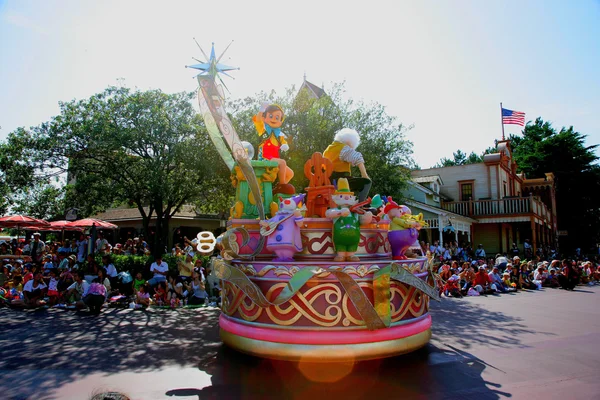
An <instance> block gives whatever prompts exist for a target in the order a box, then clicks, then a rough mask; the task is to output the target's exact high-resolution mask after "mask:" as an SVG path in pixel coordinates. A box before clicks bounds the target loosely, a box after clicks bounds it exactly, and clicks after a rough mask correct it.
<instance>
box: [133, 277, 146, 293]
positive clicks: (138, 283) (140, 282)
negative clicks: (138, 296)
mask: <svg viewBox="0 0 600 400" xmlns="http://www.w3.org/2000/svg"><path fill="white" fill-rule="evenodd" d="M145 284H146V280H145V279H144V278H143V277H142V273H141V272H138V273H137V274H136V275H135V279H134V280H133V282H132V285H133V292H134V293H137V292H138V291H139V290H140V288H141V287H142V286H144V285H145Z"/></svg>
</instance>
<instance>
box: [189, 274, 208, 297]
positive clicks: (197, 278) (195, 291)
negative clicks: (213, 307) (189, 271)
mask: <svg viewBox="0 0 600 400" xmlns="http://www.w3.org/2000/svg"><path fill="white" fill-rule="evenodd" d="M193 276H194V278H193V279H194V280H193V281H192V284H191V289H192V290H191V291H192V296H191V297H190V300H189V304H190V305H193V306H196V305H205V304H206V297H207V293H206V286H205V284H204V276H203V275H202V272H201V271H200V270H199V269H198V268H194V274H193Z"/></svg>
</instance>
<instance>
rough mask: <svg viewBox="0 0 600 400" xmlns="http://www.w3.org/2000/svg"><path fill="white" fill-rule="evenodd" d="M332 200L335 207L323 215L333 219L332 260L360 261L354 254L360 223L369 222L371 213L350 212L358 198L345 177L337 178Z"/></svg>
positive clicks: (356, 247) (358, 239)
mask: <svg viewBox="0 0 600 400" xmlns="http://www.w3.org/2000/svg"><path fill="white" fill-rule="evenodd" d="M332 200H333V202H334V203H335V204H336V205H337V207H336V208H330V209H329V210H327V212H326V213H325V216H326V217H327V218H329V219H331V220H333V232H332V233H333V246H334V247H335V251H336V253H337V255H336V256H335V258H334V259H333V261H338V262H339V261H360V260H359V258H358V257H357V256H355V255H354V254H355V253H356V250H358V243H359V242H360V225H361V224H369V223H370V222H371V220H372V219H373V214H372V213H370V212H368V211H367V212H365V213H364V214H361V215H359V214H357V213H352V212H350V207H352V206H353V205H355V204H356V203H358V200H357V199H356V196H354V193H353V192H351V191H350V189H349V187H348V180H347V179H346V178H340V179H339V180H338V188H337V190H336V191H335V192H334V193H333V196H332Z"/></svg>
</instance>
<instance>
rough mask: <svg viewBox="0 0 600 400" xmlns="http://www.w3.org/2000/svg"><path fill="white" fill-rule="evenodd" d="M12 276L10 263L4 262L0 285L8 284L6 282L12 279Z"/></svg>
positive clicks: (0, 274)
mask: <svg viewBox="0 0 600 400" xmlns="http://www.w3.org/2000/svg"><path fill="white" fill-rule="evenodd" d="M10 276H11V275H10V270H9V267H8V264H4V265H3V266H2V270H1V271H0V287H4V286H6V283H7V282H8V281H9V280H10Z"/></svg>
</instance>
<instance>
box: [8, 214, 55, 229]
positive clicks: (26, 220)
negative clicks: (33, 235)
mask: <svg viewBox="0 0 600 400" xmlns="http://www.w3.org/2000/svg"><path fill="white" fill-rule="evenodd" d="M23 226H31V227H36V228H38V227H40V228H41V227H47V226H50V224H49V223H48V222H46V221H44V220H43V219H37V218H32V217H28V216H26V215H7V216H6V217H2V218H0V227H2V228H17V229H19V228H20V227H23Z"/></svg>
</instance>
